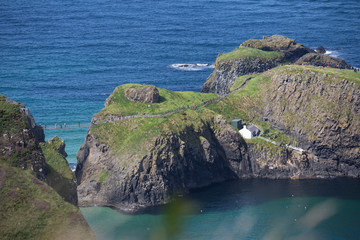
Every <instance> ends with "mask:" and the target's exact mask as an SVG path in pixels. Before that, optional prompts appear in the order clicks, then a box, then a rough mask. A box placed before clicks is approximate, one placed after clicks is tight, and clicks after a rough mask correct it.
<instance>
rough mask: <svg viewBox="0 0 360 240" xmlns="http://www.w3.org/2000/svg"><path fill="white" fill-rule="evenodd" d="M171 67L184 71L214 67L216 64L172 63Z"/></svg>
mask: <svg viewBox="0 0 360 240" xmlns="http://www.w3.org/2000/svg"><path fill="white" fill-rule="evenodd" d="M170 67H171V68H174V69H177V70H182V71H202V70H205V69H209V68H214V67H215V65H214V64H210V63H175V64H171V65H170Z"/></svg>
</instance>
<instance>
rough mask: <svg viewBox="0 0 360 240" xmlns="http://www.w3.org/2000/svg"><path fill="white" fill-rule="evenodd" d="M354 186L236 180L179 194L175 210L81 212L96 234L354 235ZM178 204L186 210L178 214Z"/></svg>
mask: <svg viewBox="0 0 360 240" xmlns="http://www.w3.org/2000/svg"><path fill="white" fill-rule="evenodd" d="M359 186H360V181H359V180H351V179H340V180H325V181H324V180H318V181H317V180H303V181H289V180H277V181H268V180H242V181H234V182H226V183H222V184H216V185H214V186H211V187H208V188H205V189H202V190H198V191H196V192H194V193H192V194H190V195H189V196H187V197H184V198H183V199H182V201H179V202H178V203H177V204H174V206H175V208H176V209H182V210H181V211H178V212H176V211H175V214H174V211H172V210H171V207H164V208H155V209H151V210H147V211H145V212H141V213H140V214H135V215H129V214H124V213H121V212H119V211H117V210H114V209H111V208H104V207H91V208H82V209H81V211H82V213H83V214H84V216H85V217H86V219H87V220H88V222H89V224H90V226H91V227H92V228H93V229H94V231H95V233H96V234H97V237H98V238H99V239H204V240H205V239H274V240H275V239H359V236H360V195H359V191H358V189H359ZM184 205H185V206H186V207H184ZM169 209H170V210H169ZM184 209H185V210H186V209H191V210H190V211H188V213H187V214H179V213H183V212H186V211H185V210H184ZM183 210H184V211H183ZM176 213H178V214H176ZM166 214H170V217H169V216H168V215H166ZM174 215H175V216H174ZM171 216H172V217H171ZM174 218H175V219H176V220H175V221H174V220H173V219H174ZM174 226H176V227H175V229H178V231H175V233H176V234H175V235H172V234H171V233H172V231H170V230H171V229H174ZM169 236H170V238H169Z"/></svg>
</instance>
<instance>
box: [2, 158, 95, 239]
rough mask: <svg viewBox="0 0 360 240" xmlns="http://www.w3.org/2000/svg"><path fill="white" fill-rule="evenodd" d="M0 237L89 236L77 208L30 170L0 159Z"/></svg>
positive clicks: (51, 237) (57, 237) (89, 233)
mask: <svg viewBox="0 0 360 240" xmlns="http://www.w3.org/2000/svg"><path fill="white" fill-rule="evenodd" d="M0 171H1V172H2V174H1V177H0V182H1V185H2V186H1V187H0V195H1V198H0V206H1V207H0V236H1V239H66V238H68V239H87V238H90V239H91V237H93V236H92V234H93V233H92V231H91V229H90V228H89V227H88V225H87V223H86V221H85V219H84V218H83V217H82V215H81V212H80V210H79V209H78V208H77V207H75V206H73V205H71V204H70V203H67V202H65V201H63V199H62V198H61V197H60V196H59V195H58V194H57V193H56V192H55V191H54V190H53V189H52V188H50V187H49V186H48V185H47V184H45V183H43V182H41V181H39V180H38V179H37V178H36V177H34V176H33V174H32V172H31V171H30V170H21V169H18V168H13V167H6V166H3V165H2V163H1V162H0Z"/></svg>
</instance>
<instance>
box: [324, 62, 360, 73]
mask: <svg viewBox="0 0 360 240" xmlns="http://www.w3.org/2000/svg"><path fill="white" fill-rule="evenodd" d="M328 67H332V68H339V69H340V70H341V69H350V70H354V72H358V71H359V69H357V68H355V67H352V66H351V67H343V66H342V65H340V64H336V65H335V64H332V63H331V64H330V63H329V64H328Z"/></svg>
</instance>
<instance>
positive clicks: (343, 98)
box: [76, 35, 360, 210]
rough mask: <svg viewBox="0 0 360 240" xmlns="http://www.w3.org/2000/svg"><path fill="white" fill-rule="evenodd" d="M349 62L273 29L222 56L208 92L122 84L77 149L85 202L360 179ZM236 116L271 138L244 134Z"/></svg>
mask: <svg viewBox="0 0 360 240" xmlns="http://www.w3.org/2000/svg"><path fill="white" fill-rule="evenodd" d="M306 56H310V57H306ZM313 56H315V58H313ZM316 56H319V57H316ZM312 59H315V60H314V61H312ZM330 62H331V64H333V65H334V64H335V63H336V64H337V66H338V68H331V67H327V66H330ZM324 66H325V67H324ZM331 66H332V65H331ZM345 68H351V67H350V66H349V65H347V64H346V63H345V61H343V60H341V59H337V58H333V57H330V56H327V55H323V54H322V53H316V52H315V51H313V50H311V49H309V48H306V47H304V46H303V45H302V44H298V43H296V42H295V41H294V40H292V39H288V38H285V37H282V36H278V35H275V36H272V37H264V39H263V40H249V41H246V42H245V43H243V44H241V46H240V47H239V48H237V49H235V50H234V51H233V52H231V53H226V54H221V55H219V56H218V59H217V60H216V64H215V69H214V72H213V73H212V74H211V75H210V77H209V78H208V80H207V81H206V83H205V84H204V87H203V93H196V92H173V91H169V90H166V89H160V88H156V87H155V86H146V85H140V84H126V85H121V86H119V87H117V88H116V89H115V91H114V92H113V93H112V94H111V95H110V96H109V98H108V99H107V101H106V105H105V108H104V109H102V110H101V111H100V112H99V113H96V114H95V115H94V117H93V120H92V123H93V124H92V126H91V127H90V129H89V132H88V134H87V136H86V139H85V142H84V144H83V145H82V146H81V148H80V149H79V151H78V165H77V169H76V177H77V182H78V184H79V186H78V197H79V204H80V205H81V206H93V205H104V206H114V207H117V208H121V209H128V210H134V209H137V208H139V207H143V206H154V205H159V204H164V203H167V202H168V201H170V199H171V197H172V196H174V195H178V194H184V193H187V192H188V191H189V190H191V189H196V188H200V187H203V186H207V185H209V184H212V183H215V182H221V181H225V180H229V179H238V178H253V177H259V178H271V179H279V178H292V179H300V178H333V177H359V176H360V171H359V168H360V108H359V106H360V74H359V73H356V72H354V71H353V70H348V69H345ZM219 93H221V94H220V95H218V94H219ZM233 119H241V120H242V122H243V123H245V124H255V125H256V126H258V127H259V129H260V131H261V133H262V134H261V136H262V138H266V139H269V141H266V140H264V139H261V138H253V139H243V138H242V137H241V135H240V134H239V131H238V130H239V129H237V128H234V127H233V126H231V125H230V122H231V120H233ZM274 143H275V144H274ZM290 144H291V145H292V146H296V147H297V148H298V149H301V151H297V150H294V149H292V148H289V147H288V146H289V145H290ZM297 148H295V149H297Z"/></svg>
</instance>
